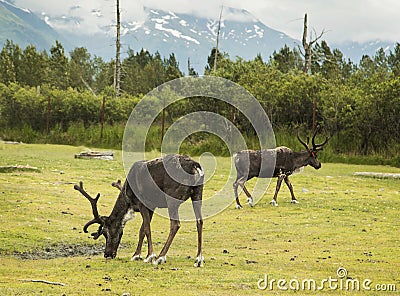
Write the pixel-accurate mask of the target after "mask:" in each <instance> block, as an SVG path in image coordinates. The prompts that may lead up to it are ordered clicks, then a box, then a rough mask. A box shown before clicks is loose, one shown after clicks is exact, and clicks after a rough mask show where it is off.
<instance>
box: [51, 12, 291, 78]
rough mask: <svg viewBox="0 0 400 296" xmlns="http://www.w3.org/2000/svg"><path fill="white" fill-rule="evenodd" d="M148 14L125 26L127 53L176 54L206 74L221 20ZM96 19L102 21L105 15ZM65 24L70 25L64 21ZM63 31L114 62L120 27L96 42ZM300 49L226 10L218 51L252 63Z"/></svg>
mask: <svg viewBox="0 0 400 296" xmlns="http://www.w3.org/2000/svg"><path fill="white" fill-rule="evenodd" d="M144 12H145V14H146V16H147V17H146V19H145V20H144V21H136V20H123V21H122V23H121V43H122V47H123V48H125V51H126V50H127V49H128V48H131V49H133V50H135V51H139V50H141V49H142V48H144V49H147V50H148V51H150V52H152V53H154V52H156V51H158V52H160V54H161V55H162V56H168V55H169V54H170V53H172V52H173V53H174V54H175V56H176V57H177V59H178V60H179V62H180V66H181V68H182V69H183V70H185V69H186V65H187V62H188V59H190V63H191V65H192V67H194V68H195V69H196V70H198V71H200V72H201V73H202V72H203V69H204V66H205V64H206V62H207V56H208V55H209V54H210V52H211V50H212V48H213V47H215V46H216V39H217V32H218V26H219V21H218V15H217V16H216V19H211V18H203V17H197V16H194V15H190V14H178V13H174V12H171V11H168V12H167V11H161V10H155V9H151V8H145V10H144ZM96 13H98V14H99V17H101V12H99V11H97V12H96ZM224 15H225V16H224ZM44 19H45V20H46V22H47V23H48V24H50V25H52V24H55V23H56V22H57V21H58V20H57V19H54V18H52V17H51V16H49V15H44ZM62 21H63V22H65V17H64V19H63V20H62ZM74 24H75V25H78V23H76V22H71V25H74ZM58 31H59V32H60V33H62V34H63V35H64V36H66V37H67V38H68V39H69V40H74V42H75V44H76V45H77V46H85V47H87V48H88V50H89V52H91V53H93V54H96V55H99V56H102V57H106V58H113V57H114V50H113V44H114V40H115V26H111V25H110V26H103V27H102V28H101V32H97V33H95V34H94V35H93V37H91V38H87V36H85V35H82V34H79V30H70V28H68V29H58ZM296 43H297V41H296V40H295V39H293V38H291V37H289V36H287V35H286V34H284V33H282V32H279V31H276V30H273V29H271V28H269V27H267V26H266V25H264V24H263V23H262V22H260V21H259V20H257V19H256V18H255V17H253V16H252V15H251V14H250V13H249V12H248V11H246V10H238V9H234V8H224V10H223V14H222V20H221V23H220V35H219V50H220V51H222V52H226V53H228V54H229V56H230V57H231V58H235V57H236V56H240V57H242V58H243V59H253V58H255V57H256V55H257V54H261V55H262V56H263V57H264V58H266V59H267V58H269V56H270V55H271V54H272V53H273V51H274V50H279V49H280V48H282V47H283V46H284V45H285V44H286V45H288V46H290V47H293V46H295V45H296ZM123 51H124V50H122V52H123Z"/></svg>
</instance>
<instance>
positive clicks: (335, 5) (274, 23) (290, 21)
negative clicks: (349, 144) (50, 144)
mask: <svg viewBox="0 0 400 296" xmlns="http://www.w3.org/2000/svg"><path fill="white" fill-rule="evenodd" d="M14 2H15V3H16V4H17V5H18V6H20V7H24V8H29V9H31V10H33V11H35V12H43V11H44V12H46V13H48V14H50V15H57V16H59V17H62V15H64V14H68V15H73V16H75V17H76V19H77V20H78V19H80V26H81V29H82V30H84V31H86V32H88V33H90V32H95V31H97V30H99V29H98V28H99V27H101V26H104V25H109V24H110V23H111V22H112V21H113V20H114V18H115V16H114V14H115V3H116V1H115V0H57V1H54V0H15V1H14ZM120 5H121V17H122V18H123V19H126V20H129V21H132V20H143V18H144V14H143V6H147V7H152V8H158V9H163V10H171V11H175V12H193V13H195V14H197V15H201V16H207V17H212V18H215V19H216V18H218V16H219V11H220V7H221V5H224V6H231V7H235V8H240V9H246V10H248V11H249V12H250V13H252V14H253V15H254V16H255V17H256V18H258V19H259V20H261V21H262V22H263V23H265V24H266V25H267V26H269V27H272V28H273V29H276V30H279V31H283V32H284V33H286V34H288V35H290V36H291V37H293V38H296V39H301V35H302V27H303V17H304V13H306V12H307V13H308V26H309V28H310V29H314V30H315V31H316V32H317V33H318V34H319V33H320V32H321V31H322V30H325V31H326V33H325V35H324V39H326V40H327V41H328V42H335V43H338V42H342V41H346V40H352V41H359V42H364V41H369V40H376V39H381V40H384V41H393V42H400V1H399V0H279V1H272V0H245V1H243V0H224V1H222V0H186V1H180V0H168V1H162V0H120ZM99 14H101V15H102V17H101V18H98V17H96V15H99ZM226 17H227V16H226Z"/></svg>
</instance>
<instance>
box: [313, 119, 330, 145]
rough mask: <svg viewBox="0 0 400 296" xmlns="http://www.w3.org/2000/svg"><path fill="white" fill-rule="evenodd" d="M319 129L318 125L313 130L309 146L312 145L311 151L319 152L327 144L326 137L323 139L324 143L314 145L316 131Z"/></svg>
mask: <svg viewBox="0 0 400 296" xmlns="http://www.w3.org/2000/svg"><path fill="white" fill-rule="evenodd" d="M320 128H321V126H320V125H319V124H318V125H317V127H316V128H315V131H314V135H313V136H312V139H311V144H312V146H313V147H312V150H314V151H319V150H322V149H324V148H323V146H324V145H325V144H326V143H328V140H329V138H328V137H326V138H325V141H324V142H323V143H322V144H315V136H316V135H317V133H318V131H319V130H320Z"/></svg>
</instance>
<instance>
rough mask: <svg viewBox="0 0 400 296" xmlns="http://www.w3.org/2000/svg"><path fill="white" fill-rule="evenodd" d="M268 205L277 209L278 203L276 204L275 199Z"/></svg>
mask: <svg viewBox="0 0 400 296" xmlns="http://www.w3.org/2000/svg"><path fill="white" fill-rule="evenodd" d="M270 204H271V205H272V206H274V207H277V206H278V203H277V202H276V200H275V199H273V200H271V202H270Z"/></svg>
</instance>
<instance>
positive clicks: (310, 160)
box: [233, 125, 328, 209]
mask: <svg viewBox="0 0 400 296" xmlns="http://www.w3.org/2000/svg"><path fill="white" fill-rule="evenodd" d="M319 129H320V126H319V125H318V126H317V128H316V129H315V132H314V134H313V136H312V140H311V143H312V147H311V148H310V147H309V146H308V143H309V140H310V138H309V137H307V143H306V142H304V141H303V140H302V139H301V138H300V136H299V132H298V130H297V133H296V135H297V139H298V140H299V141H300V143H301V144H302V145H303V146H304V147H305V148H306V151H300V152H294V151H292V150H291V149H290V148H288V147H285V146H280V147H276V148H275V149H263V150H256V151H255V150H242V151H240V152H238V153H235V154H234V155H233V158H234V162H235V167H236V172H237V177H236V181H235V182H234V183H233V191H234V193H235V198H236V208H237V209H241V208H242V205H241V204H240V201H239V195H238V186H239V185H240V186H241V187H242V188H243V191H244V192H245V194H246V195H247V202H248V204H249V205H250V206H251V207H252V206H253V198H252V196H251V194H250V192H249V191H248V190H247V188H246V186H245V185H244V184H245V183H246V181H248V180H250V179H252V178H254V177H259V178H271V177H277V178H278V181H277V184H276V190H275V194H274V197H273V199H272V201H271V204H272V205H274V206H278V203H277V202H276V198H277V196H278V191H279V189H280V187H281V184H282V181H283V180H285V183H286V185H287V186H288V188H289V190H290V194H291V195H292V201H291V202H292V203H298V201H297V200H296V197H295V196H294V192H293V186H292V184H291V183H290V180H289V176H290V175H291V174H293V172H295V171H296V170H298V169H300V168H302V167H305V166H307V165H310V166H312V167H313V168H315V169H316V170H318V169H319V168H321V163H320V162H319V161H318V159H317V152H318V151H320V150H322V149H323V146H324V145H325V144H326V143H327V142H328V137H326V139H325V141H324V142H323V143H322V144H315V136H316V135H317V132H318V130H319ZM273 159H275V163H273ZM263 162H264V164H262V163H263Z"/></svg>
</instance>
